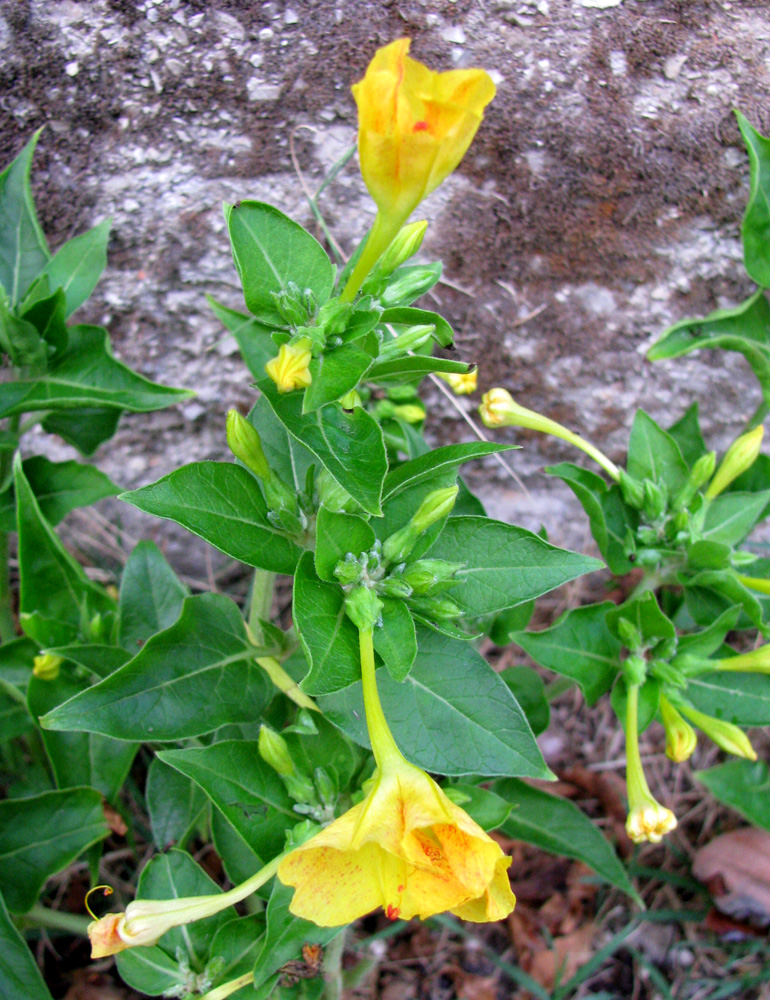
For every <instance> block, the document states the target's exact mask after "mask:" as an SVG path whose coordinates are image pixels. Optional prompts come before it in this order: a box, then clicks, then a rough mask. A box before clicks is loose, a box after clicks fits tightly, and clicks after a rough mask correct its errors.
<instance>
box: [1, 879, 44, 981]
mask: <svg viewBox="0 0 770 1000" xmlns="http://www.w3.org/2000/svg"><path fill="white" fill-rule="evenodd" d="M0 953H2V956H3V961H2V962H0V996H4V997H6V998H7V1000H52V997H51V994H50V993H49V992H48V987H47V986H46V985H45V983H44V982H43V977H42V976H41V975H40V969H39V968H38V965H37V962H36V961H35V959H34V958H33V956H32V952H31V951H30V950H29V948H28V947H27V943H26V941H25V940H24V938H23V937H22V936H21V934H19V932H18V930H17V929H16V925H15V924H14V922H13V920H11V916H10V914H9V913H8V909H7V907H6V905H5V900H4V899H3V897H2V896H0Z"/></svg>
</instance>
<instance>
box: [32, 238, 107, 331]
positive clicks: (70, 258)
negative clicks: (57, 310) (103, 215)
mask: <svg viewBox="0 0 770 1000" xmlns="http://www.w3.org/2000/svg"><path fill="white" fill-rule="evenodd" d="M111 224H112V220H111V219H105V220H104V221H103V222H100V223H99V224H98V225H97V226H94V228H93V229H89V230H88V232H87V233H82V234H81V235H80V236H76V237H75V238H74V239H71V240H68V241H67V242H66V243H65V244H64V246H62V247H60V248H59V250H57V251H56V253H55V254H54V256H53V258H52V259H51V260H49V262H48V263H47V264H46V267H45V271H44V272H43V273H44V274H46V275H47V276H48V280H49V281H50V283H51V288H52V289H55V288H61V289H62V291H63V292H64V295H65V297H66V300H67V311H66V315H67V316H68V317H69V316H71V315H72V313H74V311H75V310H76V309H77V308H78V306H81V305H82V304H83V303H84V302H85V301H86V299H87V298H88V297H89V295H90V294H91V292H92V291H93V290H94V288H96V283H97V281H98V280H99V278H100V277H101V273H102V271H103V270H104V268H105V265H106V264H107V242H108V240H109V238H110V226H111Z"/></svg>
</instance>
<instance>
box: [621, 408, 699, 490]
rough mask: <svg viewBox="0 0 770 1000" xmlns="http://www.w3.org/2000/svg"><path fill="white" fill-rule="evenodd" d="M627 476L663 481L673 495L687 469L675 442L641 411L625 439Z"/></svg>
mask: <svg viewBox="0 0 770 1000" xmlns="http://www.w3.org/2000/svg"><path fill="white" fill-rule="evenodd" d="M627 469H628V474H629V476H631V477H633V478H634V479H638V480H639V481H640V482H641V481H643V480H645V479H651V480H652V481H653V482H654V483H659V484H660V483H663V484H665V485H666V486H667V487H668V491H669V495H670V496H671V495H673V494H674V493H676V492H677V490H679V489H681V488H682V486H684V484H685V483H686V482H687V476H688V474H689V470H688V468H687V463H686V462H685V460H684V459H683V458H682V453H681V452H680V450H679V445H678V444H677V443H676V441H675V440H674V439H673V438H672V437H671V435H670V434H668V433H667V432H666V431H664V430H663V428H662V427H659V426H658V425H657V424H656V423H655V421H654V420H653V419H652V417H650V416H648V415H647V414H646V413H645V412H644V410H637V411H636V416H635V417H634V423H633V426H632V428H631V436H630V438H629V441H628V463H627Z"/></svg>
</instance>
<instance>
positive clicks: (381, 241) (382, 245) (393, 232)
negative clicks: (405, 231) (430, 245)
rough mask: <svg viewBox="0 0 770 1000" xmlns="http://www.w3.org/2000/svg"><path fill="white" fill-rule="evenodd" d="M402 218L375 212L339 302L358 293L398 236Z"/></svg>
mask: <svg viewBox="0 0 770 1000" xmlns="http://www.w3.org/2000/svg"><path fill="white" fill-rule="evenodd" d="M404 221H405V220H404V219H401V218H398V219H394V218H388V219H386V218H384V217H383V215H382V213H381V212H378V213H377V216H376V218H375V220H374V225H373V226H372V228H371V229H370V230H369V235H368V236H367V238H366V245H365V246H364V249H363V251H362V252H361V256H360V257H359V258H358V262H357V264H356V266H355V267H354V268H353V273H352V274H351V275H350V277H349V278H348V280H347V284H346V285H345V287H344V288H343V289H342V294H341V295H340V302H352V301H353V299H354V298H355V297H356V295H357V293H358V289H359V288H360V287H361V285H363V283H364V280H365V278H366V276H367V274H369V272H370V271H371V269H372V268H373V267H374V265H375V264H376V263H377V261H378V260H379V259H380V257H381V256H382V255H383V253H384V252H385V251H386V250H387V249H388V247H389V246H390V244H391V243H392V242H393V240H394V239H395V238H396V236H398V233H399V230H400V229H401V226H402V225H403V223H404Z"/></svg>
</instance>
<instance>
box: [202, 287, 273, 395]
mask: <svg viewBox="0 0 770 1000" xmlns="http://www.w3.org/2000/svg"><path fill="white" fill-rule="evenodd" d="M206 299H207V301H208V304H209V305H210V306H211V308H212V310H213V312H214V315H215V316H216V317H217V319H218V320H219V321H220V323H221V324H222V325H223V326H224V327H225V328H226V329H227V330H229V331H230V333H231V334H232V335H233V337H235V340H236V342H237V344H238V347H239V348H240V351H241V357H242V358H243V360H244V363H245V364H246V367H247V368H248V369H249V371H250V372H251V374H252V375H253V376H254V378H264V377H265V365H266V364H267V362H268V361H269V360H270V359H271V358H273V357H275V354H276V349H275V343H274V342H273V338H272V337H271V336H270V335H271V333H272V332H273V328H272V327H270V326H265V324H264V323H260V322H258V321H257V320H255V319H254V318H253V316H245V315H244V314H243V313H239V312H236V310H235V309H228V308H227V306H223V305H222V303H221V302H217V300H216V299H213V298H212V297H211V296H210V295H207V296H206Z"/></svg>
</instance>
